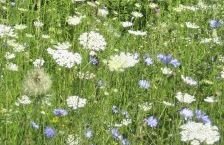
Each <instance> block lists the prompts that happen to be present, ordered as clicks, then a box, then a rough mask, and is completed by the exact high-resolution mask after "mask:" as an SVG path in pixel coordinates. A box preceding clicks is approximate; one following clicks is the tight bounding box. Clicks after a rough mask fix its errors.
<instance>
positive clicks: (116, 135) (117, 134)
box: [111, 128, 123, 140]
mask: <svg viewBox="0 0 224 145" xmlns="http://www.w3.org/2000/svg"><path fill="white" fill-rule="evenodd" d="M111 133H112V136H113V138H115V139H117V140H120V139H122V138H123V137H122V135H120V133H119V131H118V128H112V129H111Z"/></svg>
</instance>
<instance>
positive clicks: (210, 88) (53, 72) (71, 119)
mask: <svg viewBox="0 0 224 145" xmlns="http://www.w3.org/2000/svg"><path fill="white" fill-rule="evenodd" d="M137 2H138V1H137V0H136V1H135V0H129V1H128V0H113V1H107V0H100V1H99V4H95V5H96V6H95V7H94V6H91V5H90V4H87V2H74V3H72V1H71V0H61V1H57V0H53V1H44V0H42V1H36V2H33V1H31V0H22V1H15V2H14V3H13V2H9V1H6V2H4V0H3V1H2V2H1V0H0V24H4V25H7V26H12V27H13V26H15V25H16V24H25V25H26V26H27V28H26V29H24V30H15V33H16V34H17V37H16V38H15V37H14V38H13V37H1V35H0V75H1V78H0V98H1V99H0V132H1V134H0V144H2V145H45V144H47V145H55V144H57V145H64V144H66V140H67V138H68V135H74V136H75V139H79V144H84V145H87V144H95V145H113V144H122V143H121V141H120V140H119V139H114V138H113V135H112V134H111V131H110V130H111V128H114V127H115V124H116V123H119V122H121V121H122V119H124V118H125V117H124V115H122V112H125V111H127V112H128V114H129V118H130V119H131V123H130V124H128V125H127V126H125V125H123V126H122V127H118V128H119V132H120V133H121V134H122V136H123V139H124V138H125V139H128V140H129V142H130V144H133V145H148V144H156V145H179V144H185V143H184V142H182V141H181V135H180V131H181V130H180V128H179V127H180V126H181V125H182V124H184V123H185V122H186V120H184V119H183V117H182V116H181V115H180V113H179V112H180V110H181V109H183V108H184V107H186V108H189V109H191V110H195V109H200V110H203V111H204V112H206V114H207V115H208V116H209V118H210V120H211V121H212V125H216V126H217V127H218V129H219V133H220V140H219V141H218V142H216V143H217V144H220V145H222V144H224V143H223V136H224V134H223V132H224V126H223V115H224V106H223V104H222V103H223V87H224V83H223V81H224V80H223V78H222V77H221V71H222V68H223V67H224V62H222V61H220V58H221V57H222V56H223V55H224V54H223V53H224V51H223V45H222V44H219V43H218V44H217V43H215V42H213V41H212V42H209V43H205V44H204V43H200V42H201V41H202V40H203V39H204V38H219V40H220V42H223V39H224V38H223V37H224V36H223V32H224V26H220V27H219V28H211V27H210V26H209V21H210V20H213V19H216V20H224V17H223V13H224V9H223V8H224V3H223V1H222V0H215V1H208V0H207V1H203V2H204V4H206V5H207V6H210V7H211V8H210V7H208V8H201V7H199V8H198V10H196V11H192V10H188V9H187V8H185V9H183V10H182V11H180V12H179V11H175V8H177V7H179V6H180V4H182V5H185V6H197V5H198V1H195V0H186V1H183V0H167V1H156V2H155V3H154V4H156V5H157V6H156V8H152V3H151V2H149V1H147V0H142V1H139V3H138V4H139V5H140V7H138V5H137V6H136V3H137ZM92 4H93V2H92ZM104 6H105V7H107V10H108V12H109V14H108V15H107V16H106V17H102V16H99V8H103V7H104ZM133 11H138V12H141V13H142V14H143V17H141V18H133V16H132V15H131V13H132V12H133ZM75 12H79V13H80V14H81V15H85V16H86V17H85V18H83V19H82V21H81V23H80V24H78V25H76V26H70V25H69V24H68V23H67V21H66V20H67V18H68V17H69V16H73V15H75ZM37 20H39V21H41V22H43V24H44V25H43V27H41V28H36V27H35V26H34V22H35V21H37ZM131 20H132V22H133V24H134V25H133V26H131V27H130V28H123V27H122V25H121V22H123V21H131ZM185 22H192V23H195V24H197V25H198V26H199V28H197V29H192V28H187V27H186V24H185ZM129 29H133V30H141V31H146V32H147V35H145V36H135V35H131V34H129V33H128V31H127V30H129ZM89 31H96V32H99V33H100V34H101V35H102V36H103V37H104V38H105V40H106V42H107V45H106V48H105V50H104V51H101V52H97V57H98V59H99V64H98V65H93V64H91V63H90V62H89V52H90V51H89V50H86V49H83V46H82V45H80V43H79V40H78V39H79V36H80V35H81V34H82V33H84V32H89ZM0 34H1V29H0ZM27 34H31V35H32V36H33V37H28V36H29V35H28V36H27ZM43 34H44V35H48V36H49V38H47V39H46V38H43V37H42V35H43ZM10 40H15V41H16V42H18V43H19V44H22V45H24V46H25V50H24V51H23V52H15V48H18V46H10V45H9V44H8V43H7V41H10ZM65 41H68V42H69V43H70V44H71V48H70V51H72V52H78V53H80V55H81V56H82V63H81V64H80V65H75V66H74V67H72V68H65V67H61V66H59V65H58V64H57V63H56V62H55V61H54V59H52V57H51V56H50V55H49V54H48V53H47V48H49V47H51V48H52V47H53V45H54V44H57V43H58V42H65ZM6 52H10V53H13V54H15V58H13V59H10V60H9V59H6V57H5V55H6ZM120 52H130V53H138V56H139V62H138V64H136V65H135V66H134V67H132V68H127V69H125V71H124V72H118V71H110V70H109V68H108V65H107V64H106V63H105V61H106V60H109V58H110V56H113V55H115V54H119V53H120ZM160 53H162V54H172V56H173V57H174V58H176V59H178V60H179V61H180V63H181V65H180V66H179V67H176V68H175V67H173V66H171V65H167V67H168V68H170V69H171V70H172V71H173V74H172V75H171V76H167V75H164V74H163V73H162V71H161V68H164V67H165V66H166V65H165V64H163V63H161V62H160V61H159V60H158V58H157V55H158V54H160ZM146 54H148V55H149V56H150V57H151V58H152V60H153V64H152V65H149V66H148V65H146V64H145V62H144V55H146ZM37 58H43V59H44V61H45V63H44V65H43V68H44V70H45V71H46V72H47V73H48V74H49V75H50V77H51V80H52V87H51V89H50V90H49V91H48V93H45V94H42V95H39V96H35V95H29V94H25V93H24V91H23V90H24V88H23V83H24V79H26V77H27V73H28V72H29V71H30V70H32V69H33V68H34V66H33V62H34V61H35V60H36V59H37ZM9 63H14V64H16V65H17V66H18V70H17V71H12V70H10V69H9V68H8V67H7V66H8V64H9ZM87 71H89V72H91V73H93V74H95V77H94V78H92V79H90V80H86V79H80V78H79V77H77V74H78V73H79V72H87ZM181 75H184V76H190V77H192V78H193V79H194V80H196V81H197V85H196V86H190V85H188V84H186V83H184V81H183V80H182V79H181ZM142 79H143V80H148V81H149V82H150V85H151V86H150V88H148V89H143V88H140V87H139V85H138V82H139V80H142ZM100 80H101V82H104V83H105V84H106V85H105V86H104V87H99V85H98V84H99V81H100ZM179 91H181V92H183V93H189V94H191V95H194V96H195V99H196V101H195V102H193V103H191V104H186V103H181V102H179V101H178V100H177V98H176V97H175V96H176V93H177V92H179ZM23 95H27V96H28V97H29V98H30V100H31V102H32V103H30V104H28V105H23V104H20V105H19V106H17V105H15V103H16V101H17V100H18V98H20V97H21V96H23ZM74 95H76V96H80V97H81V98H85V99H87V103H86V105H85V107H83V108H79V109H76V110H73V109H71V108H70V107H68V105H67V103H66V99H67V98H68V97H69V96H74ZM207 96H215V98H216V99H217V100H218V101H217V102H215V103H208V102H205V101H204V99H205V98H206V97H207ZM37 97H39V98H38V99H39V100H38V101H36V98H37ZM46 100H47V101H46ZM163 101H167V102H170V103H173V104H174V106H166V105H164V103H163ZM46 102H47V103H46ZM145 102H149V103H152V108H151V109H150V110H148V111H143V110H142V109H141V107H139V106H140V105H141V104H143V103H145ZM48 103H50V104H51V105H49V104H48ZM113 106H117V107H118V108H119V110H120V111H119V112H120V113H118V114H116V113H113V112H112V107H113ZM56 108H64V109H66V110H67V111H68V115H67V116H64V117H57V116H55V115H54V114H53V110H54V109H56ZM149 116H155V117H156V118H157V119H158V125H157V126H156V127H155V128H151V127H149V126H148V125H147V124H146V123H145V122H144V119H145V118H148V117H149ZM32 121H34V122H36V123H37V124H39V129H34V128H32V126H31V124H30V123H31V122H32ZM46 126H50V127H52V128H54V129H55V132H56V135H55V136H54V137H52V138H47V137H46V136H45V135H44V130H45V128H46ZM90 130H91V132H92V137H89V138H88V137H87V136H86V132H88V131H90ZM186 144H187V143H186Z"/></svg>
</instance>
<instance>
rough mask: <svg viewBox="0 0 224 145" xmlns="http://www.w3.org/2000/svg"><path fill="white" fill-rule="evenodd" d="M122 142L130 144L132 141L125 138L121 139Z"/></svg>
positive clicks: (125, 144)
mask: <svg viewBox="0 0 224 145" xmlns="http://www.w3.org/2000/svg"><path fill="white" fill-rule="evenodd" d="M121 144H122V145H130V142H129V141H128V139H126V138H123V139H122V140H121Z"/></svg>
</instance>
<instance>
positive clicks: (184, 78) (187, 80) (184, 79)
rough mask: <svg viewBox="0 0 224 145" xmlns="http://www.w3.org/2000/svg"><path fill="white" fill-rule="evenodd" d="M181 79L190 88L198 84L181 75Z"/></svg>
mask: <svg viewBox="0 0 224 145" xmlns="http://www.w3.org/2000/svg"><path fill="white" fill-rule="evenodd" d="M181 79H182V80H183V81H184V82H185V83H186V84H188V85H190V86H196V85H197V84H198V82H197V81H195V80H194V79H192V78H191V77H189V76H186V77H185V76H183V75H181Z"/></svg>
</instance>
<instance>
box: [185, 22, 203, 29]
mask: <svg viewBox="0 0 224 145" xmlns="http://www.w3.org/2000/svg"><path fill="white" fill-rule="evenodd" d="M185 24H186V27H187V28H191V29H198V28H200V27H199V26H198V25H196V24H195V23H191V22H186V23H185Z"/></svg>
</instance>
